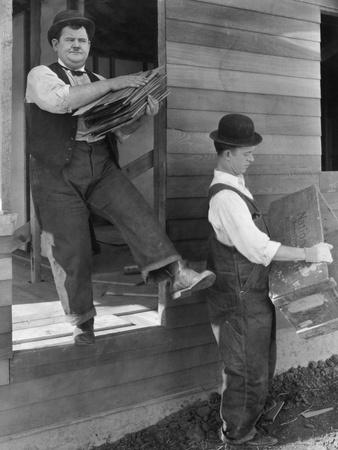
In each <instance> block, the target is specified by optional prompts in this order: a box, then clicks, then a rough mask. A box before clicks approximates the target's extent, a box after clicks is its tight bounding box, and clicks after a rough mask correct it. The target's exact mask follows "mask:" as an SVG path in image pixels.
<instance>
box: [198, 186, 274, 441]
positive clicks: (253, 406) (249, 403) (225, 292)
mask: <svg viewBox="0 0 338 450" xmlns="http://www.w3.org/2000/svg"><path fill="white" fill-rule="evenodd" d="M224 189H228V190H232V191H235V192H236V193H237V194H238V195H239V196H240V197H241V198H242V199H243V200H244V201H245V202H246V204H247V205H248V207H249V210H250V212H251V214H252V218H253V220H254V222H255V225H256V226H257V227H258V228H259V229H260V230H261V231H263V232H264V233H267V234H268V229H267V225H266V223H265V221H264V218H263V216H262V214H261V213H260V211H259V208H258V206H257V204H256V202H255V201H254V200H252V199H250V198H248V197H246V196H245V195H243V194H242V193H241V192H239V191H238V190H237V189H234V188H232V187H230V186H227V185H225V184H215V185H213V186H212V187H211V188H210V199H211V198H212V197H213V196H214V195H215V194H217V193H218V192H219V191H221V190H224ZM207 259H208V261H207V262H208V269H210V270H212V271H213V272H214V273H215V274H216V282H215V283H214V285H213V286H212V287H210V288H209V289H208V308H209V315H210V321H211V325H212V329H213V332H214V334H215V337H216V340H217V344H218V346H219V350H220V353H221V356H222V359H223V362H224V365H225V367H224V371H223V388H222V402H221V418H222V419H223V422H224V425H223V430H224V432H225V435H226V437H227V438H228V439H234V440H238V439H241V438H243V437H245V436H246V435H247V434H248V433H250V431H252V429H253V427H254V426H255V423H256V421H257V419H258V418H259V416H260V415H261V413H262V410H263V408H264V405H265V402H266V397H267V393H268V388H269V384H270V382H271V380H272V377H273V374H274V370H275V364H276V320H275V309H274V306H273V304H272V302H271V300H270V298H269V292H268V274H269V267H265V266H264V265H263V264H254V263H252V262H250V261H249V260H248V259H247V258H246V257H245V256H243V255H242V254H241V253H240V252H239V251H238V250H237V249H236V248H235V247H230V246H227V245H224V244H222V243H220V242H219V241H218V240H217V238H216V233H215V232H214V230H213V229H212V230H211V233H210V236H209V242H208V258H207Z"/></svg>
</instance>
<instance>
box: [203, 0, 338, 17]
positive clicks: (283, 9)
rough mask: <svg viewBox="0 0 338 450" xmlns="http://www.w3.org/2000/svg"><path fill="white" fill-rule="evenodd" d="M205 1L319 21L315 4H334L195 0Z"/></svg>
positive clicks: (291, 0) (332, 0)
mask: <svg viewBox="0 0 338 450" xmlns="http://www.w3.org/2000/svg"><path fill="white" fill-rule="evenodd" d="M196 1H203V2H205V3H211V4H219V5H226V6H231V7H234V8H240V9H245V10H248V11H260V12H262V13H266V14H274V15H278V16H282V17H291V18H293V19H300V20H307V21H311V22H316V23H320V10H319V8H317V7H316V6H312V5H309V4H308V3H312V4H313V5H318V4H319V2H329V3H330V4H334V3H335V0H307V1H305V2H304V1H303V0H297V1H294V0H283V1H282V2H276V1H275V0H250V2H248V1H247V0H196Z"/></svg>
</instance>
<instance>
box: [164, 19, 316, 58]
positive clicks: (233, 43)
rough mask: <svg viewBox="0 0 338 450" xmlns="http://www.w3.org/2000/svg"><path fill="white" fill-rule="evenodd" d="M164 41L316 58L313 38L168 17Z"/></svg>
mask: <svg viewBox="0 0 338 450" xmlns="http://www.w3.org/2000/svg"><path fill="white" fill-rule="evenodd" d="M166 24H167V40H168V41H170V42H183V43H185V44H194V45H203V46H206V47H216V48H223V49H228V50H236V51H245V52H250V53H260V54H267V55H273V56H285V57H289V58H301V59H306V60H307V59H309V60H313V61H320V44H319V42H315V41H307V40H304V39H293V38H289V37H283V36H272V35H268V34H260V33H254V32H249V31H242V30H236V29H231V28H222V27H215V26H212V25H205V24H203V27H202V26H201V24H199V23H193V22H186V21H183V20H182V21H178V20H171V19H168V20H167V21H166Z"/></svg>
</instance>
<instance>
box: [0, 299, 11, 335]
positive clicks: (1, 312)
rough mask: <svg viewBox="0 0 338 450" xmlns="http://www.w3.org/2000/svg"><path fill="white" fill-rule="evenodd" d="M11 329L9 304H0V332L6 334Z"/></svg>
mask: <svg viewBox="0 0 338 450" xmlns="http://www.w3.org/2000/svg"><path fill="white" fill-rule="evenodd" d="M11 331H12V308H11V305H6V306H0V333H1V334H7V333H10V332H11Z"/></svg>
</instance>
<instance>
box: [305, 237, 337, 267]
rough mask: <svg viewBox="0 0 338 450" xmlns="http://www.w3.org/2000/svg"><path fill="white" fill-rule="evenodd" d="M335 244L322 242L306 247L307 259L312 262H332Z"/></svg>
mask: <svg viewBox="0 0 338 450" xmlns="http://www.w3.org/2000/svg"><path fill="white" fill-rule="evenodd" d="M332 248H333V245H331V244H326V243H325V242H320V243H319V244H316V245H314V246H312V247H309V248H305V249H304V250H305V261H306V262H311V263H319V262H327V263H329V264H330V263H332V261H333V258H332V255H331V251H330V250H331V249H332Z"/></svg>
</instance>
